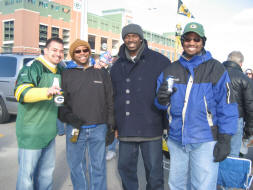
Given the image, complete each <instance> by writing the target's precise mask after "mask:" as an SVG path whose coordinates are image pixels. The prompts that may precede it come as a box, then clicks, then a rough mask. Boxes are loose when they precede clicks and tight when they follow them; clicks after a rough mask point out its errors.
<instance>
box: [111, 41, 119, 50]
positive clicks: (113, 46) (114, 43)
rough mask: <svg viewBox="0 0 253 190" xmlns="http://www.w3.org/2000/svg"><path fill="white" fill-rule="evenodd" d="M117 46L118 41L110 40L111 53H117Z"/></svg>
mask: <svg viewBox="0 0 253 190" xmlns="http://www.w3.org/2000/svg"><path fill="white" fill-rule="evenodd" d="M118 46H119V40H112V51H117V49H118Z"/></svg>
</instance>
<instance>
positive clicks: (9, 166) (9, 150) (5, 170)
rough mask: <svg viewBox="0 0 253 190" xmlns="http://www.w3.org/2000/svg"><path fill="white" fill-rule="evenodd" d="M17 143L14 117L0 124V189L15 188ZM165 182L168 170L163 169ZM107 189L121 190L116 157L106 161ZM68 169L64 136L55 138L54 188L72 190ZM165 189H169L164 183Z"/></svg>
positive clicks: (140, 171) (140, 174) (142, 176)
mask: <svg viewBox="0 0 253 190" xmlns="http://www.w3.org/2000/svg"><path fill="white" fill-rule="evenodd" d="M17 150H18V149H17V143H16V136H15V118H12V120H11V122H9V123H6V124H0V190H13V189H15V184H16V177H17V168H18V163H17ZM164 176H165V177H164V179H165V182H167V179H168V171H167V170H165V171H164ZM138 177H139V180H140V188H139V189H140V190H145V184H146V180H145V172H144V167H143V163H142V161H141V159H140V160H139V164H138ZM107 186H108V190H122V187H121V181H120V177H119V174H118V171H117V158H116V159H113V160H111V161H107ZM72 189H73V187H72V183H71V180H70V176H69V169H68V166H67V163H66V156H65V136H62V137H60V136H57V138H56V168H55V174H54V190H72ZM165 190H169V188H168V186H167V184H165Z"/></svg>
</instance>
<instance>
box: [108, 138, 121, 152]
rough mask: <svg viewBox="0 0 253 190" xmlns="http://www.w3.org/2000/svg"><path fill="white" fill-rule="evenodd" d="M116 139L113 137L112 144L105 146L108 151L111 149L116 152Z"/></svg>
mask: <svg viewBox="0 0 253 190" xmlns="http://www.w3.org/2000/svg"><path fill="white" fill-rule="evenodd" d="M118 142H119V141H118V139H117V138H115V139H114V141H113V142H112V144H110V145H109V146H108V147H107V150H108V151H112V152H116V145H117V143H118Z"/></svg>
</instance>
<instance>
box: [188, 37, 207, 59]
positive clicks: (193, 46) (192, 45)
mask: <svg viewBox="0 0 253 190" xmlns="http://www.w3.org/2000/svg"><path fill="white" fill-rule="evenodd" d="M203 47H204V45H203V40H202V38H201V37H200V36H199V35H198V34H196V33H194V32H189V33H186V34H185V36H184V41H183V49H184V51H185V53H186V54H187V56H188V57H189V58H191V57H193V56H194V55H197V54H198V53H200V52H201V51H202V49H203Z"/></svg>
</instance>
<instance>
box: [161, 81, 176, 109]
mask: <svg viewBox="0 0 253 190" xmlns="http://www.w3.org/2000/svg"><path fill="white" fill-rule="evenodd" d="M176 91H177V89H176V88H175V87H173V91H172V92H170V91H168V82H167V80H164V81H163V83H162V84H161V86H160V88H159V89H158V92H157V100H158V103H159V104H161V105H164V106H167V105H168V104H169V103H170V97H171V95H172V94H173V93H174V92H176Z"/></svg>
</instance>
